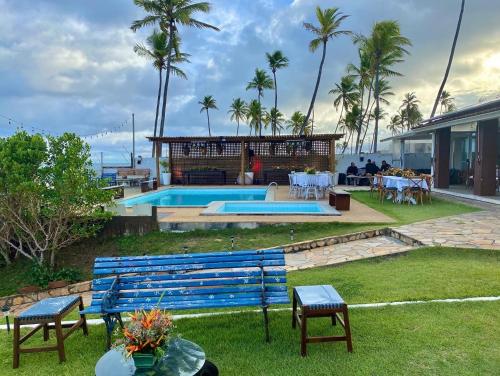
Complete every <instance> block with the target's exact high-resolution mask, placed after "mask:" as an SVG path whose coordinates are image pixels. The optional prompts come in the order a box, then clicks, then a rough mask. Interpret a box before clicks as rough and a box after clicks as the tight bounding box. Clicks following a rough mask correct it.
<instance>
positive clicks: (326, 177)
mask: <svg viewBox="0 0 500 376" xmlns="http://www.w3.org/2000/svg"><path fill="white" fill-rule="evenodd" d="M310 180H312V184H314V185H316V186H317V187H325V188H326V187H328V186H329V185H330V173H327V172H321V173H319V174H315V175H312V174H306V173H305V172H296V173H294V174H292V183H293V184H294V185H298V186H299V187H305V186H307V185H308V184H310V183H309V182H310Z"/></svg>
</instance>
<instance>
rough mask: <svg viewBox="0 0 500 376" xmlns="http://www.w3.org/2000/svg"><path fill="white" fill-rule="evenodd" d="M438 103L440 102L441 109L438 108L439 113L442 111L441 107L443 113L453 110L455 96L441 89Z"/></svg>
mask: <svg viewBox="0 0 500 376" xmlns="http://www.w3.org/2000/svg"><path fill="white" fill-rule="evenodd" d="M439 103H440V104H441V109H440V110H439V113H440V114H442V113H443V109H444V112H445V113H446V112H451V111H454V110H455V98H453V97H452V96H451V94H450V93H449V92H448V91H446V90H443V92H442V93H441V99H440V100H439Z"/></svg>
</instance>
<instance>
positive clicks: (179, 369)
mask: <svg viewBox="0 0 500 376" xmlns="http://www.w3.org/2000/svg"><path fill="white" fill-rule="evenodd" d="M204 364H205V352H204V351H203V349H202V348H201V347H200V346H198V345H197V344H196V343H193V342H190V341H188V340H185V339H182V338H173V339H171V340H170V341H169V343H168V349H167V351H166V353H165V356H164V357H163V358H162V360H161V361H159V362H157V363H156V364H155V366H154V367H153V369H152V370H147V371H142V370H141V371H139V370H136V368H135V365H134V360H133V359H132V358H131V357H126V355H125V352H124V349H123V346H120V347H117V348H114V349H111V350H110V351H108V352H107V353H106V354H104V355H103V356H102V357H101V359H99V361H98V362H97V364H96V366H95V374H96V376H111V375H112V376H132V375H142V376H160V375H161V376H167V375H168V376H193V375H195V374H196V373H197V372H198V371H199V370H201V368H202V367H203V365H204Z"/></svg>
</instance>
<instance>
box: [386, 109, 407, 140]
mask: <svg viewBox="0 0 500 376" xmlns="http://www.w3.org/2000/svg"><path fill="white" fill-rule="evenodd" d="M402 128H403V122H402V119H401V115H400V114H396V115H393V116H392V117H391V121H390V123H389V125H388V126H387V129H388V130H390V131H391V133H392V135H393V136H394V135H396V134H398V133H399V132H400V131H401V129H402Z"/></svg>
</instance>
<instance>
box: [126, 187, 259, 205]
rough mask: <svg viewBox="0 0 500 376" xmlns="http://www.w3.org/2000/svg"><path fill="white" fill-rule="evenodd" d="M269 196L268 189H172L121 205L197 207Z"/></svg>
mask: <svg viewBox="0 0 500 376" xmlns="http://www.w3.org/2000/svg"><path fill="white" fill-rule="evenodd" d="M267 194H268V191H267V189H266V188H172V189H165V190H162V191H159V192H155V193H147V194H145V195H140V196H137V197H132V198H128V199H125V200H121V201H120V202H119V203H120V204H122V205H124V206H126V207H131V206H134V205H141V204H150V205H153V206H170V207H176V206H180V207H190V206H192V207H196V206H207V205H208V204H210V203H211V202H212V201H254V200H266V195H267Z"/></svg>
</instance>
